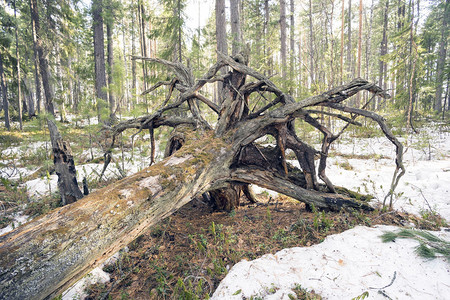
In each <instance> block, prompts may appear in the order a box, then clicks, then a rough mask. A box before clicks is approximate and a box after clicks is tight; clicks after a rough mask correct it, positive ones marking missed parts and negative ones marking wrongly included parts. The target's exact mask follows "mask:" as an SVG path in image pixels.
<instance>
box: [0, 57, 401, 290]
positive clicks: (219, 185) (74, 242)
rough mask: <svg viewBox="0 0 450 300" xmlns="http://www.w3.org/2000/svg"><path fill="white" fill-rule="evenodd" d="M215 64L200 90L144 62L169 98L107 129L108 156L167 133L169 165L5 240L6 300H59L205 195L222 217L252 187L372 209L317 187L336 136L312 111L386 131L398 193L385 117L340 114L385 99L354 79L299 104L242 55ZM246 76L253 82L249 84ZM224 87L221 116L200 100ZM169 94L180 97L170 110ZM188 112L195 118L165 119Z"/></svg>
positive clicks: (178, 73) (182, 76)
mask: <svg viewBox="0 0 450 300" xmlns="http://www.w3.org/2000/svg"><path fill="white" fill-rule="evenodd" d="M219 58H220V59H219V61H218V62H217V63H216V64H214V65H213V66H212V67H211V68H210V69H209V70H208V71H207V72H206V73H205V74H204V75H203V76H202V77H201V78H200V79H197V80H194V77H193V75H192V73H191V71H190V70H189V69H187V68H186V67H185V66H183V65H182V64H180V63H174V62H170V61H165V60H162V59H158V58H142V57H140V58H139V59H143V60H147V61H152V62H155V63H160V64H163V65H164V66H166V67H167V68H169V69H171V70H172V72H173V73H174V75H175V79H174V80H172V81H170V82H159V83H157V84H156V85H155V86H154V87H151V88H150V89H149V90H147V91H146V92H149V91H152V90H154V89H156V88H157V87H159V86H161V85H168V86H169V90H170V93H169V95H168V97H167V98H166V100H165V101H164V103H163V105H162V106H161V107H160V108H159V109H158V110H156V111H155V112H153V113H152V114H151V115H148V116H144V117H140V118H137V119H130V120H126V121H123V122H120V123H119V124H117V125H116V126H114V127H112V128H111V132H112V144H111V148H112V147H114V142H115V140H116V138H117V136H119V135H120V134H121V133H122V132H123V131H124V130H127V129H137V130H138V131H137V132H140V131H142V130H147V129H148V130H153V129H155V128H159V127H161V126H169V127H173V128H176V132H177V133H179V135H178V137H177V138H171V141H170V144H169V145H168V146H166V149H167V148H169V149H168V155H170V154H171V156H169V157H167V158H165V159H164V160H163V161H161V162H159V163H156V164H155V165H152V166H151V167H149V168H147V169H144V170H143V171H141V172H139V173H137V174H134V175H132V176H129V177H127V178H124V179H123V180H120V181H118V182H115V183H113V184H111V185H109V186H107V187H105V188H103V189H101V190H98V191H95V192H93V193H91V194H89V195H88V196H86V197H85V198H83V199H80V200H79V201H77V202H75V203H72V204H69V205H66V206H64V207H62V208H59V209H56V210H55V211H53V212H51V213H50V214H48V215H46V216H43V217H41V218H39V219H37V220H33V221H31V222H30V223H28V224H25V225H24V226H21V227H19V228H18V229H16V230H15V231H12V232H10V233H8V234H6V235H3V236H1V237H0V256H1V257H2V259H1V261H0V294H1V295H2V296H3V297H4V298H6V299H29V298H35V299H42V298H46V297H52V296H55V295H57V294H58V293H59V292H61V291H63V290H64V289H65V288H67V287H69V286H70V285H71V284H72V283H74V282H75V281H77V280H78V279H79V278H80V277H82V276H83V275H85V274H86V273H87V272H89V271H90V270H91V269H92V268H93V267H95V266H97V265H98V264H100V263H101V262H102V261H103V260H105V259H106V258H107V257H109V256H110V255H112V254H113V253H115V252H116V251H118V250H119V249H121V248H123V247H124V246H126V245H127V244H128V243H129V242H131V241H132V240H133V239H135V238H136V237H137V236H139V235H140V234H141V233H142V232H143V230H145V229H147V228H148V227H149V226H151V225H153V224H155V223H156V222H158V221H159V220H161V219H163V218H165V217H167V216H168V215H170V214H171V213H173V212H174V211H176V210H177V209H178V208H180V207H181V206H183V205H184V204H186V203H187V202H189V201H190V200H191V199H193V198H194V197H200V196H201V195H205V193H207V192H208V193H209V195H211V196H212V197H213V198H215V200H216V203H218V205H220V206H221V208H223V209H232V208H233V207H235V206H236V205H237V204H238V203H239V196H240V193H241V191H243V192H244V194H245V195H247V194H250V193H248V192H249V191H248V190H246V187H247V185H248V184H257V185H260V186H262V187H266V188H269V189H272V190H274V191H277V192H280V193H282V194H285V195H289V196H291V197H293V198H294V199H297V200H299V201H302V202H304V203H306V204H307V205H309V206H313V205H314V206H315V207H317V208H320V209H321V208H324V209H335V210H339V209H341V208H345V207H351V208H357V209H371V207H370V206H368V204H367V203H365V202H362V201H359V200H355V199H353V198H351V197H349V196H348V195H345V194H338V193H328V192H327V191H329V190H332V189H330V187H332V184H331V182H329V181H326V176H324V173H322V168H324V167H323V165H324V164H321V166H320V167H319V171H320V174H319V177H320V178H322V179H324V181H325V182H326V186H324V185H321V184H319V183H318V182H317V179H316V178H315V177H316V171H315V170H314V156H315V155H320V156H321V159H323V160H326V157H327V153H322V152H327V151H328V148H329V144H330V143H331V141H332V140H333V139H336V138H337V137H338V136H339V135H340V133H339V134H336V135H331V136H329V135H330V134H331V132H329V133H327V129H326V128H324V126H323V125H321V124H320V123H319V121H318V120H317V119H315V118H313V117H311V115H310V114H312V113H315V112H314V111H312V110H307V108H309V107H311V106H327V107H332V108H333V109H335V110H338V111H342V112H348V113H351V114H352V115H353V117H352V118H353V119H350V118H348V117H345V116H342V115H339V114H331V115H333V116H334V117H338V118H340V119H342V120H344V121H345V122H347V123H352V124H357V122H355V121H354V118H356V116H357V115H361V116H364V117H368V118H370V119H373V120H374V121H376V122H377V123H378V124H379V125H380V127H381V130H382V131H383V133H384V134H385V135H386V137H387V138H388V139H390V140H391V141H392V143H393V144H395V146H396V152H397V157H396V164H397V168H396V173H395V176H394V178H393V183H392V186H391V192H393V189H394V188H395V185H396V184H397V183H398V180H399V178H400V177H401V176H402V175H403V174H404V168H403V164H402V154H403V148H402V145H401V144H400V143H399V142H398V140H397V139H396V138H395V137H394V136H393V135H392V133H391V132H390V131H389V129H388V128H387V126H386V124H385V123H384V121H383V118H382V117H381V116H379V115H377V114H375V113H372V112H368V111H366V110H364V109H356V108H351V107H347V106H344V105H343V104H342V103H343V101H344V100H346V99H348V98H349V97H351V96H353V95H355V94H356V93H357V92H358V91H361V90H368V91H370V92H373V93H376V94H379V95H381V96H384V97H387V96H388V95H387V94H386V93H384V92H383V91H382V90H381V89H380V88H378V87H377V86H375V85H374V84H370V83H368V82H367V81H364V80H361V79H357V80H354V81H352V82H350V83H349V84H347V85H343V86H339V87H336V88H334V89H332V90H330V91H328V92H325V93H322V94H320V95H317V96H313V97H309V98H306V99H303V100H299V101H295V100H294V99H293V98H292V96H290V95H287V94H284V93H283V92H282V91H281V90H280V89H279V88H278V87H277V86H276V85H275V84H274V83H273V82H271V81H270V80H269V79H268V78H266V77H264V76H263V75H261V74H259V73H258V72H256V71H254V70H253V69H251V68H249V67H248V66H247V65H246V64H245V60H244V58H243V57H242V56H241V55H238V56H236V57H234V58H231V57H228V56H226V55H224V54H221V53H220V52H219ZM135 59H137V58H135ZM224 66H228V67H230V68H231V69H232V72H231V73H230V74H229V75H227V76H226V77H225V78H222V76H220V77H217V74H218V72H219V70H220V69H221V68H222V67H224ZM247 76H249V77H252V78H253V79H254V81H251V82H248V83H246V77H247ZM218 78H220V79H223V80H224V82H225V88H224V93H225V100H224V102H223V103H222V105H221V106H220V107H218V106H217V105H216V104H214V103H213V102H212V101H211V100H209V99H207V98H206V97H205V96H203V95H202V94H201V88H202V87H203V86H204V85H205V84H206V83H208V82H215V80H217V79H218ZM173 89H176V90H178V92H179V94H178V95H177V97H176V98H175V99H172V101H171V102H170V100H171V98H172V90H173ZM255 92H258V93H263V92H266V93H271V94H274V95H275V97H276V98H275V100H273V101H272V102H270V103H268V104H266V105H265V106H264V107H262V108H259V109H258V110H257V111H254V112H251V113H250V111H249V109H248V101H249V99H250V95H251V94H252V93H255ZM194 100H198V101H202V102H203V103H205V104H206V105H207V106H208V107H209V108H211V110H212V111H214V112H215V113H217V114H218V117H219V121H218V122H217V124H216V126H215V127H213V126H211V125H210V124H208V122H207V121H206V120H205V119H203V118H202V116H201V115H200V113H199V110H198V107H197V106H196V104H195V103H196V101H194ZM185 103H187V104H188V107H189V110H190V114H191V116H190V117H188V116H187V115H186V116H176V115H174V114H167V113H166V112H168V111H170V110H173V109H176V108H178V107H179V106H180V105H182V104H185ZM296 118H299V119H302V120H304V121H306V122H308V123H310V124H311V125H312V126H313V127H315V128H317V129H318V130H320V131H321V132H325V133H327V135H326V138H327V139H326V144H325V142H324V146H323V147H324V148H323V149H325V151H316V150H314V148H312V147H311V146H309V145H307V144H306V143H305V142H303V141H301V139H300V138H299V137H298V136H297V135H296V133H295V127H294V120H295V119H296ZM136 134H137V133H136ZM266 135H271V136H273V137H274V138H275V140H276V145H274V146H271V147H267V146H262V145H259V144H258V143H256V140H257V139H259V138H261V137H263V136H266ZM172 136H173V137H174V136H175V134H174V135H172ZM287 149H291V150H293V151H294V152H295V154H296V155H297V157H298V161H299V164H300V166H301V169H298V168H294V167H292V166H291V165H290V164H289V163H288V162H287V161H286V154H285V151H286V150H287ZM336 190H337V189H336ZM339 191H340V190H339ZM249 198H252V197H251V196H249Z"/></svg>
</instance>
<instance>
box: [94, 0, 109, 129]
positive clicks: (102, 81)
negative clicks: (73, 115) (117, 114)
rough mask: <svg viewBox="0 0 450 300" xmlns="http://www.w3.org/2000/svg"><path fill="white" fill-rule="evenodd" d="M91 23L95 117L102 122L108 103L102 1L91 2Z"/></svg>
mask: <svg viewBox="0 0 450 300" xmlns="http://www.w3.org/2000/svg"><path fill="white" fill-rule="evenodd" d="M92 22H93V27H94V28H93V30H94V32H93V33H94V57H95V58H94V59H95V95H96V97H97V117H98V121H99V122H104V121H105V120H104V118H103V117H102V113H103V110H104V108H106V106H107V103H108V95H107V93H106V71H105V44H104V43H105V39H104V35H103V17H102V0H93V1H92Z"/></svg>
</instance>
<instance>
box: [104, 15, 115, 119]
mask: <svg viewBox="0 0 450 300" xmlns="http://www.w3.org/2000/svg"><path fill="white" fill-rule="evenodd" d="M112 22H113V21H112V20H109V21H108V22H107V24H106V38H107V44H108V91H109V117H110V119H111V121H114V120H115V118H116V115H115V111H116V99H115V97H114V92H113V88H112V86H113V67H114V49H113V37H112V27H113V24H112Z"/></svg>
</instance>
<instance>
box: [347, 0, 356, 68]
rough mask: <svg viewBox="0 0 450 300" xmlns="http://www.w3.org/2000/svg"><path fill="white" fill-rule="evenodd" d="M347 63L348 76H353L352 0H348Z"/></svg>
mask: <svg viewBox="0 0 450 300" xmlns="http://www.w3.org/2000/svg"><path fill="white" fill-rule="evenodd" d="M347 41H348V42H347V63H348V73H349V76H350V77H353V76H354V73H355V72H354V69H353V55H352V50H353V49H352V0H348V28H347Z"/></svg>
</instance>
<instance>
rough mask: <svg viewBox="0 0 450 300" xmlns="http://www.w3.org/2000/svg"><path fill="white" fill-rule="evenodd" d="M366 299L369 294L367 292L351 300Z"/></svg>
mask: <svg viewBox="0 0 450 300" xmlns="http://www.w3.org/2000/svg"><path fill="white" fill-rule="evenodd" d="M366 298H369V292H367V291H365V292H364V293H362V294H361V295H359V296H357V297H355V298H352V300H363V299H366Z"/></svg>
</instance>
